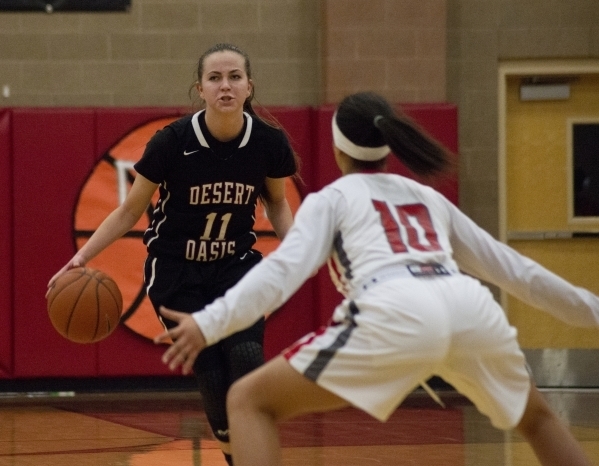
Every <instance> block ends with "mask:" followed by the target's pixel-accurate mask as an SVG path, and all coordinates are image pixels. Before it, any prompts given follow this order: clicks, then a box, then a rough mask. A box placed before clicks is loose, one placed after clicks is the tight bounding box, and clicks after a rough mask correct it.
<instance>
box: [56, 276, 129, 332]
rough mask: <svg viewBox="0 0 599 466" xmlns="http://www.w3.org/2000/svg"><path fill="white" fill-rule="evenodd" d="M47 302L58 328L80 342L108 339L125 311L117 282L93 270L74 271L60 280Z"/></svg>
mask: <svg viewBox="0 0 599 466" xmlns="http://www.w3.org/2000/svg"><path fill="white" fill-rule="evenodd" d="M47 301H48V315H49V316H50V321H51V322H52V325H53V326H54V328H55V329H56V330H57V331H58V333H60V334H61V335H62V336H63V337H65V338H67V339H69V340H71V341H74V342H76V343H94V342H96V341H100V340H102V339H104V338H106V337H107V336H108V335H110V334H111V333H112V332H113V331H114V329H115V328H116V327H117V325H118V323H119V320H120V318H121V312H122V310H123V298H122V296H121V291H120V290H119V287H118V286H117V284H116V282H115V281H114V280H113V279H112V278H110V277H109V276H108V275H107V274H105V273H104V272H101V271H100V270H96V269H92V268H89V267H77V268H74V269H70V270H68V271H66V272H65V273H64V274H62V275H61V276H60V277H58V279H57V280H56V281H55V282H54V283H53V285H52V287H51V288H50V290H49V292H48V295H47Z"/></svg>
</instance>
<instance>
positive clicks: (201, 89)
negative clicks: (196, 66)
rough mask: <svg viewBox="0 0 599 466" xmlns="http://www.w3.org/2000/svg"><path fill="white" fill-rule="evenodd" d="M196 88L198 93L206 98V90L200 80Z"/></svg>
mask: <svg viewBox="0 0 599 466" xmlns="http://www.w3.org/2000/svg"><path fill="white" fill-rule="evenodd" d="M195 88H196V90H197V91H198V95H199V96H200V97H201V98H202V99H203V98H204V90H203V88H202V84H201V83H200V82H199V81H196V83H195Z"/></svg>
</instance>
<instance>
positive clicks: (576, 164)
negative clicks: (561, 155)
mask: <svg viewBox="0 0 599 466" xmlns="http://www.w3.org/2000/svg"><path fill="white" fill-rule="evenodd" d="M570 133H571V138H570V139H571V148H570V149H571V151H572V174H573V180H572V186H573V196H572V197H573V203H574V206H573V213H574V217H599V119H598V120H597V121H578V122H576V121H574V122H572V123H571V127H570Z"/></svg>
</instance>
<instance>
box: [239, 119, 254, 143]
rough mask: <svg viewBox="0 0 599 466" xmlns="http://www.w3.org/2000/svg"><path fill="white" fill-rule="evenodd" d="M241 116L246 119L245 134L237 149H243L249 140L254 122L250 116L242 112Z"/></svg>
mask: <svg viewBox="0 0 599 466" xmlns="http://www.w3.org/2000/svg"><path fill="white" fill-rule="evenodd" d="M243 114H244V115H245V117H246V118H247V125H246V127H245V134H244V135H243V139H242V140H241V143H239V147H238V149H239V148H241V147H244V146H245V145H246V144H247V143H248V141H249V140H250V134H251V133H252V123H253V121H254V120H252V117H251V116H250V114H249V113H246V112H243Z"/></svg>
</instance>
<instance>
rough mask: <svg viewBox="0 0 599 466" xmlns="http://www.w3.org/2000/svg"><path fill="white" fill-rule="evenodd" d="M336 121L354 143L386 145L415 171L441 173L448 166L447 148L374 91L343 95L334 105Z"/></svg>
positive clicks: (372, 145)
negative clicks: (337, 104)
mask: <svg viewBox="0 0 599 466" xmlns="http://www.w3.org/2000/svg"><path fill="white" fill-rule="evenodd" d="M336 122H337V125H338V126H339V129H340V130H341V132H342V133H343V134H344V135H345V136H346V137H347V138H348V139H349V140H350V141H352V142H353V143H354V144H356V145H358V146H362V147H381V146H384V145H388V146H389V147H390V148H391V151H392V152H393V154H394V155H395V156H396V157H397V158H398V159H399V160H401V161H402V162H403V163H404V165H405V166H406V167H407V168H408V169H410V170H411V171H412V172H414V173H415V174H416V175H420V176H425V177H428V176H433V175H437V174H441V173H444V172H446V171H448V170H449V168H450V166H451V162H450V159H451V157H450V152H449V151H448V150H447V149H445V148H444V147H443V146H442V145H441V144H440V143H439V142H437V141H436V140H435V139H434V138H432V137H431V136H429V135H428V134H427V133H426V132H425V131H424V130H423V129H422V128H420V127H419V126H418V125H417V124H416V123H415V122H414V121H413V120H412V119H410V118H409V117H408V116H407V115H405V114H404V113H403V112H401V111H400V110H399V109H394V108H393V107H392V106H391V105H390V104H389V102H387V100H385V98H384V97H382V96H380V95H378V94H376V93H373V92H360V93H356V94H351V95H349V96H347V97H345V98H344V99H343V100H342V101H341V103H340V104H339V106H338V108H337V116H336ZM362 163H363V164H370V163H372V164H375V165H376V164H377V162H362Z"/></svg>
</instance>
